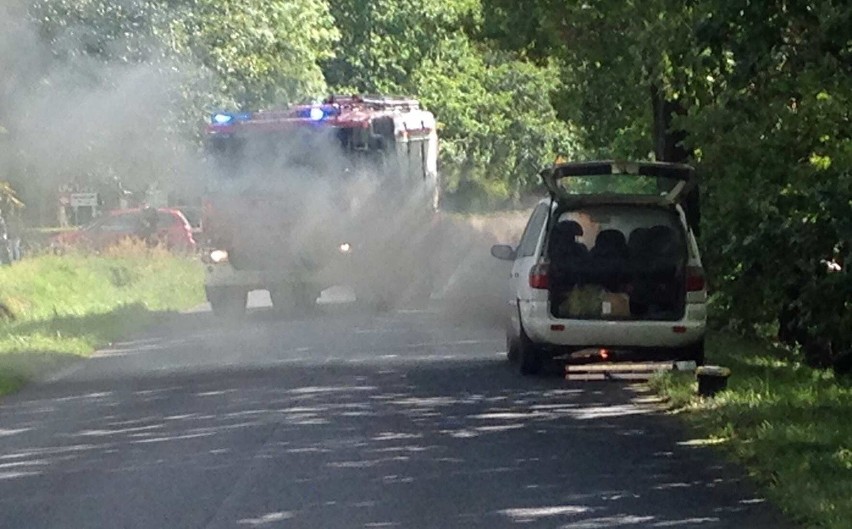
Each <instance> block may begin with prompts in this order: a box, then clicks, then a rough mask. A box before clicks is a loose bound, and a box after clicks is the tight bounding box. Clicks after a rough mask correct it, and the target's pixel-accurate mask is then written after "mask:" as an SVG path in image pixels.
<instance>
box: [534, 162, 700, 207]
mask: <svg viewBox="0 0 852 529" xmlns="http://www.w3.org/2000/svg"><path fill="white" fill-rule="evenodd" d="M541 177H542V180H543V181H544V185H545V186H546V187H547V190H548V192H549V193H550V196H551V197H553V199H554V200H556V201H558V202H559V203H560V204H564V205H566V206H567V205H576V206H580V205H591V204H647V205H660V206H670V205H674V204H678V203H681V204H682V203H683V202H684V201H685V200H686V198H687V197H688V196H689V195H690V193H692V192H693V191H694V190H695V189H696V188H697V183H698V182H697V179H696V178H695V170H694V169H693V168H692V167H691V166H689V165H683V164H673V163H663V162H620V161H614V160H610V161H601V162H575V163H558V162H557V163H556V164H554V165H553V167H550V168H548V169H545V170H544V171H542V173H541Z"/></svg>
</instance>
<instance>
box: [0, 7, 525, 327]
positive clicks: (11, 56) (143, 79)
mask: <svg viewBox="0 0 852 529" xmlns="http://www.w3.org/2000/svg"><path fill="white" fill-rule="evenodd" d="M76 29H77V28H74V27H73V26H69V27H67V28H66V29H65V31H64V32H63V33H62V34H60V35H55V36H53V37H52V38H51V41H50V42H47V41H45V39H44V36H43V35H42V34H40V33H39V30H38V28H37V27H35V26H34V24H33V23H32V22H31V21H30V20H29V19H28V18H27V16H26V6H25V5H24V4H23V3H19V4H14V3H12V4H6V5H3V6H0V71H2V72H3V76H2V78H0V124H2V125H3V126H4V128H5V129H7V131H8V132H7V133H5V134H4V135H3V136H4V138H3V140H2V142H0V179H8V180H11V181H13V182H24V183H25V187H26V190H25V193H24V194H25V195H27V194H29V195H31V196H32V195H37V196H38V195H41V196H53V194H54V193H56V191H57V189H58V187H59V186H60V185H62V184H66V183H68V182H70V181H73V180H75V179H85V178H87V177H92V178H97V179H101V180H103V179H105V178H106V179H109V178H112V177H115V178H118V179H120V180H121V181H122V182H123V183H124V184H125V185H127V186H132V187H135V188H137V189H144V187H145V186H147V184H149V183H152V182H158V183H159V185H160V187H161V188H166V189H172V190H176V191H178V192H181V191H184V192H185V194H187V195H196V196H200V195H201V194H202V193H203V189H204V187H206V186H207V185H208V184H210V179H211V177H217V176H221V175H222V174H223V173H228V172H231V173H234V174H236V173H239V175H240V178H241V179H242V183H241V184H239V185H238V186H237V187H240V186H242V187H243V189H242V190H241V191H240V192H241V193H244V192H246V191H247V189H248V191H249V192H252V193H254V194H258V193H260V194H261V195H263V196H266V197H267V198H269V197H273V198H274V197H276V196H277V197H279V198H282V197H284V198H286V200H284V201H283V202H280V203H279V205H278V206H277V207H272V208H269V209H267V210H265V211H264V210H263V209H262V208H258V207H256V205H253V204H252V203H251V202H250V201H249V202H240V201H236V200H235V201H232V203H231V205H232V206H233V207H236V208H238V209H237V211H235V212H233V216H234V217H237V218H242V219H246V218H248V217H253V221H252V222H253V223H254V225H255V226H256V227H257V229H256V230H253V231H252V230H243V231H242V233H241V234H240V236H242V237H244V238H248V237H249V236H251V235H254V236H258V235H260V237H259V240H258V241H256V243H257V244H260V245H267V246H268V247H269V248H270V249H272V250H275V251H276V252H279V254H280V253H281V252H284V253H286V252H287V251H289V252H291V253H295V254H305V253H314V254H318V253H321V252H322V251H327V250H329V249H332V248H336V245H337V241H336V240H331V241H329V240H326V239H327V238H328V237H332V238H334V237H338V238H341V237H344V235H341V234H346V235H345V237H346V238H347V240H348V241H349V240H350V239H351V241H352V242H355V240H356V239H359V238H360V239H361V240H368V241H371V242H370V243H368V246H367V247H366V248H363V250H364V251H365V252H366V257H365V258H364V259H363V260H362V261H361V262H360V266H361V267H362V270H368V271H369V272H370V276H371V277H372V278H373V279H374V280H375V282H376V283H389V284H390V287H391V288H392V289H394V292H395V293H396V294H397V295H398V296H399V298H400V301H402V302H403V304H404V303H408V302H411V301H417V300H412V299H411V297H412V296H415V297H416V296H420V297H422V296H423V295H424V294H423V293H422V291H419V293H413V292H414V291H416V289H413V288H410V287H412V285H414V284H415V283H417V282H418V281H420V280H421V279H422V278H423V277H425V276H429V278H430V281H431V283H432V292H433V294H437V295H438V296H439V297H442V298H444V299H445V300H447V303H445V304H444V305H443V306H444V307H445V309H446V310H447V311H448V313H449V314H451V315H452V316H453V317H461V318H482V317H486V318H488V319H497V318H499V317H502V313H503V308H504V306H503V305H504V299H503V297H504V296H503V293H504V291H505V277H506V273H507V272H506V265H505V263H499V262H497V261H496V260H494V259H493V258H491V257H490V255H489V252H488V250H489V246H490V244H492V243H494V242H512V241H513V240H516V239H517V236H518V234H519V232H520V228H522V223H523V219H522V217H519V216H517V215H504V216H502V217H464V216H453V215H441V216H440V217H439V218H438V219H437V220H436V219H435V218H429V217H428V216H424V210H423V209H422V208H421V206H422V204H421V202H422V203H424V204H425V203H428V197H424V196H421V195H419V194H418V193H417V191H416V190H415V191H414V192H412V190H411V189H405V186H403V187H402V188H399V187H396V188H393V186H391V187H390V188H389V187H388V186H387V185H385V184H386V182H383V180H382V179H383V178H384V177H383V176H382V175H377V174H369V172H367V173H363V172H362V173H361V174H358V175H356V176H355V177H352V176H351V175H350V176H348V177H347V176H346V175H343V174H342V172H343V168H342V166H341V165H339V164H337V162H336V159H337V157H336V155H335V153H334V152H333V150H332V149H328V148H321V147H316V146H314V147H312V148H311V149H310V153H309V154H310V156H311V157H312V160H311V163H312V164H313V165H314V168H313V170H312V171H311V172H310V173H306V172H305V171H304V170H303V169H301V168H300V163H301V162H300V161H298V160H296V158H299V157H304V155H305V150H304V149H303V150H302V151H300V152H297V153H293V152H289V151H287V150H281V151H280V152H279V153H278V154H277V155H276V156H279V157H280V158H281V159H279V160H277V162H278V163H277V164H276V170H274V171H272V172H270V171H269V170H268V167H269V166H268V165H267V164H263V163H257V160H256V158H257V156H256V154H257V153H249V154H250V155H249V156H248V157H247V158H246V161H245V163H243V164H242V165H241V166H239V167H238V168H236V169H235V168H224V167H221V166H218V165H217V164H218V162H216V161H215V160H214V161H213V165H210V160H205V156H204V153H202V152H201V150H200V149H199V148H198V142H197V138H195V137H193V134H192V133H193V128H192V127H191V126H186V123H187V122H189V121H193V120H196V118H201V117H202V116H203V115H204V114H205V112H204V111H205V110H209V109H203V108H197V101H189V100H188V99H187V98H186V96H185V95H184V94H185V93H186V90H185V88H186V86H187V84H188V83H192V84H194V86H193V87H194V89H197V88H198V82H199V79H202V80H203V79H205V74H204V68H203V67H201V66H200V65H194V64H187V63H185V62H181V61H180V60H178V59H176V58H169V56H168V54H166V53H156V52H154V53H149V54H148V56H149V57H150V58H151V59H150V60H147V61H138V60H137V61H135V62H134V61H126V62H125V61H115V60H112V61H106V60H102V59H99V58H96V57H94V56H92V55H88V54H86V53H80V50H84V49H85V43H84V42H83V40H82V39H83V37H81V35H83V34H84V32H83V31H77V30H76ZM151 46H152V49H154V48H153V46H154V45H153V44H152V45H151ZM193 105H196V106H195V107H194V106H193ZM439 119H440V116H439ZM197 121H200V119H198V120H197ZM181 123H183V124H184V128H181V126H180V124H181ZM317 159H319V160H320V161H321V162H322V163H320V164H319V170H317V163H316V162H317ZM306 175H307V176H308V177H306ZM347 178H348V180H347ZM341 181H348V184H347V185H346V186H345V187H343V186H342V185H341V184H340V182H341ZM286 204H290V206H289V207H287V206H286ZM282 207H286V208H287V209H288V211H286V212H284V214H283V215H282ZM240 208H241V209H240ZM353 215H355V216H357V222H353V220H352V219H353V217H352V216H353ZM284 217H286V218H284ZM284 221H286V222H284ZM283 226H286V228H284V227H283ZM329 228H331V230H329ZM347 230H349V231H348V232H347ZM329 231H330V232H331V233H332V235H328V236H327V237H325V238H324V236H323V233H329ZM249 232H251V233H249ZM321 246H322V247H321ZM355 249H356V251H361V250H362V245H360V244H356V245H355ZM389 250H390V251H389ZM272 253H273V254H274V253H275V252H272ZM274 256H275V257H280V255H274ZM301 256H302V255H296V256H293V255H291V256H290V257H291V258H296V257H301ZM409 290H410V292H409ZM420 301H422V300H420Z"/></svg>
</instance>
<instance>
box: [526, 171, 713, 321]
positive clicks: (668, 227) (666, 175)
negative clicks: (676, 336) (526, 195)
mask: <svg viewBox="0 0 852 529" xmlns="http://www.w3.org/2000/svg"><path fill="white" fill-rule="evenodd" d="M541 176H542V179H543V180H544V183H545V185H546V186H547V188H548V190H549V192H550V194H551V197H552V198H553V200H554V202H555V203H556V204H557V206H556V208H555V210H554V213H553V215H552V218H551V220H550V223H549V230H548V238H547V250H546V258H547V260H548V262H549V276H550V280H549V291H550V295H549V298H550V307H551V312H552V314H553V315H554V316H555V317H557V318H564V319H603V320H658V321H676V320H679V319H681V318H682V317H683V314H684V310H685V304H686V283H687V282H686V275H687V271H688V266H687V265H688V261H689V253H688V241H687V233H686V230H685V229H684V227H683V224H682V222H681V220H680V216H679V214H678V213H677V210H676V207H675V206H676V204H681V205H682V207H684V206H683V200H684V198H685V197H687V196H688V194H689V193H690V192H691V191H692V190H693V189H695V186H696V182H695V178H694V172H693V170H692V168H691V167H689V166H686V165H677V164H664V163H655V162H639V163H633V162H615V161H604V162H582V163H570V164H556V165H554V166H553V167H552V168H550V169H548V170H545V171H544V172H542V175H541Z"/></svg>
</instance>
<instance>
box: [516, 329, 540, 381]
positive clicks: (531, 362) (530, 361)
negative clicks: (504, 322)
mask: <svg viewBox="0 0 852 529" xmlns="http://www.w3.org/2000/svg"><path fill="white" fill-rule="evenodd" d="M543 367H544V352H543V351H542V350H541V347H539V346H538V345H536V344H535V343H533V341H532V340H530V338H529V336H527V333H526V332H524V330H523V329H521V336H520V338H519V339H518V370H519V371H520V372H521V374H522V375H537V374H539V373H541V369H542V368H543Z"/></svg>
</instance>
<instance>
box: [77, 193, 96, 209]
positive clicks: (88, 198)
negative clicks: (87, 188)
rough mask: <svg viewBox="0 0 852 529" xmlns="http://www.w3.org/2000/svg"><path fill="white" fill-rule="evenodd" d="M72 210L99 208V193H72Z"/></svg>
mask: <svg viewBox="0 0 852 529" xmlns="http://www.w3.org/2000/svg"><path fill="white" fill-rule="evenodd" d="M71 207H72V208H95V207H98V194H97V193H71Z"/></svg>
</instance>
